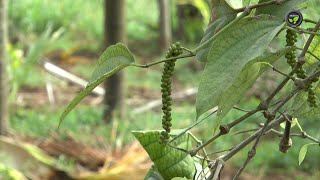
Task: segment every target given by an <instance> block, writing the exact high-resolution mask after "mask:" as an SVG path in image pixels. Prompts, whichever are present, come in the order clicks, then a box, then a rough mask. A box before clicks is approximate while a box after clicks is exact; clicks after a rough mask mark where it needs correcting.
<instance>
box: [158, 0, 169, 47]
mask: <svg viewBox="0 0 320 180" xmlns="http://www.w3.org/2000/svg"><path fill="white" fill-rule="evenodd" d="M158 4H159V12H160V14H159V17H160V18H159V30H160V36H159V38H160V39H159V43H160V50H161V51H162V52H164V51H166V50H168V48H169V46H170V44H171V41H172V32H171V11H170V0H158Z"/></svg>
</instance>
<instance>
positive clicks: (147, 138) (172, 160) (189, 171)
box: [132, 131, 196, 179]
mask: <svg viewBox="0 0 320 180" xmlns="http://www.w3.org/2000/svg"><path fill="white" fill-rule="evenodd" d="M132 133H133V135H134V136H135V137H136V138H137V139H138V141H139V142H140V144H141V145H142V146H143V148H144V149H145V150H146V152H147V153H148V154H149V156H150V158H151V160H152V161H153V163H154V165H155V166H156V168H157V170H158V171H159V172H160V174H161V176H162V177H163V178H164V179H172V178H174V177H186V178H188V179H192V178H193V176H194V174H195V172H196V169H195V165H194V160H193V158H192V157H191V156H190V155H189V154H187V153H185V152H183V151H180V150H177V149H175V148H172V147H170V146H168V145H164V144H160V143H159V140H160V131H133V132H132ZM171 145H172V146H174V147H179V148H182V149H186V150H190V149H191V147H192V142H191V138H190V135H189V133H186V134H184V135H182V136H181V137H179V138H178V139H177V140H175V141H174V142H172V143H171Z"/></svg>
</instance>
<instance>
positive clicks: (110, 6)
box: [103, 0, 126, 123]
mask: <svg viewBox="0 0 320 180" xmlns="http://www.w3.org/2000/svg"><path fill="white" fill-rule="evenodd" d="M104 17H105V18H104V31H105V32H104V45H105V47H108V46H110V45H112V44H116V43H117V42H122V43H126V38H125V37H126V35H125V34H126V26H125V17H126V16H125V0H116V1H114V0H105V4H104ZM123 76H124V74H123V72H118V73H116V74H114V75H113V76H111V77H110V78H109V79H108V80H107V81H106V82H105V90H106V93H105V99H104V105H105V108H104V115H103V119H104V120H105V122H107V123H110V122H112V119H113V117H114V110H115V109H118V110H119V115H120V117H121V115H122V113H123V111H124V110H123V109H124V103H123V96H124V92H123V91H124V88H123Z"/></svg>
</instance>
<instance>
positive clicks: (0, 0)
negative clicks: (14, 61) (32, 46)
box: [0, 0, 9, 135]
mask: <svg viewBox="0 0 320 180" xmlns="http://www.w3.org/2000/svg"><path fill="white" fill-rule="evenodd" d="M6 46H7V1H6V0H0V135H5V134H6V133H7V122H8V101H7V97H8V87H9V82H8V77H7V51H6Z"/></svg>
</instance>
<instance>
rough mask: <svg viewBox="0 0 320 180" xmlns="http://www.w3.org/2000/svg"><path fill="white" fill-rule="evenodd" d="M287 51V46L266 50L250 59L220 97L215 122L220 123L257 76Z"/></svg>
mask: <svg viewBox="0 0 320 180" xmlns="http://www.w3.org/2000/svg"><path fill="white" fill-rule="evenodd" d="M288 51H289V49H288V48H286V49H282V50H280V51H277V52H274V53H272V52H270V51H267V52H266V53H264V54H263V55H262V56H259V57H257V58H256V59H254V60H252V61H251V62H250V63H248V64H247V65H246V66H245V67H244V68H243V70H242V71H241V73H240V75H239V76H238V77H237V78H236V79H235V81H234V83H233V84H232V85H231V86H230V87H229V88H228V89H226V91H225V92H224V93H223V95H222V97H221V100H220V102H219V109H218V114H217V115H218V117H217V120H216V121H217V123H216V124H220V121H221V120H222V119H223V118H224V117H225V115H226V114H227V113H228V112H229V111H230V110H231V109H232V108H233V106H234V105H235V104H236V103H237V102H238V101H239V99H240V98H241V97H242V96H243V94H244V93H245V92H246V91H247V90H248V89H249V88H250V87H251V86H252V85H253V83H254V82H255V81H256V80H257V78H258V77H260V75H261V74H262V73H263V72H264V71H265V70H266V69H267V68H268V67H270V64H272V63H274V62H275V61H276V60H278V59H279V58H280V57H282V56H283V55H284V54H285V53H286V52H288Z"/></svg>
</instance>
